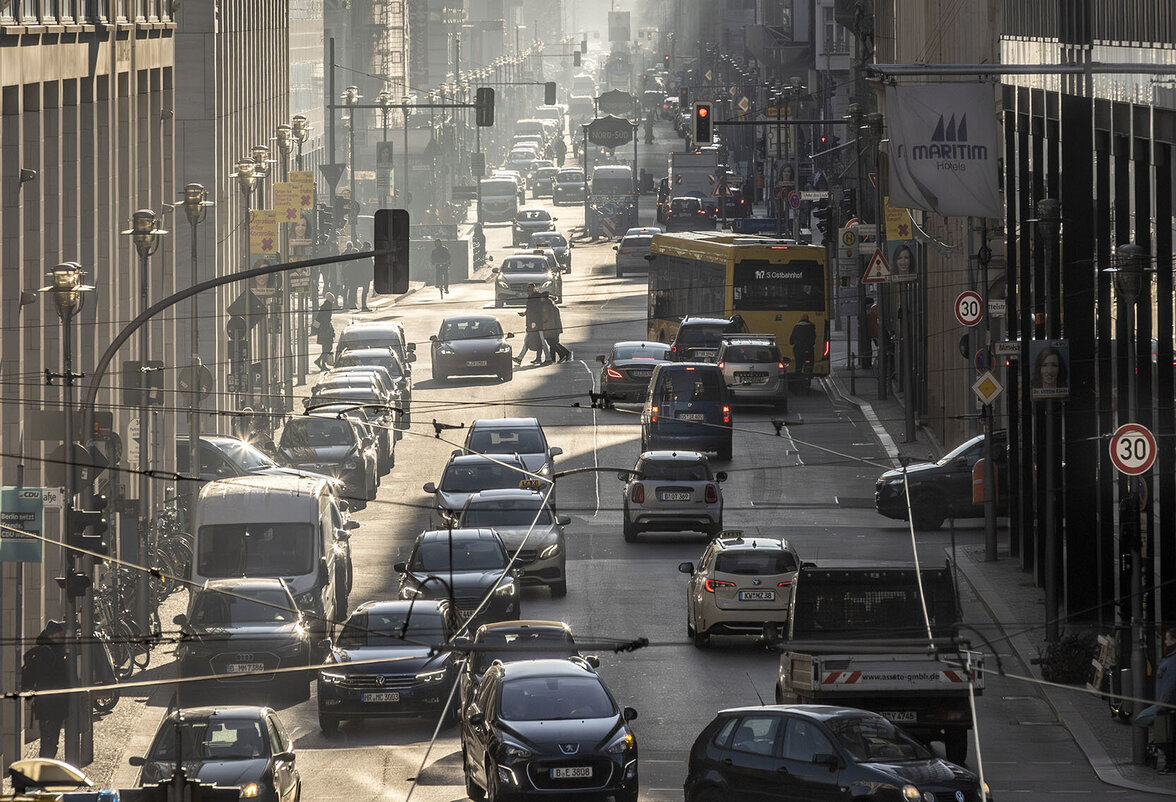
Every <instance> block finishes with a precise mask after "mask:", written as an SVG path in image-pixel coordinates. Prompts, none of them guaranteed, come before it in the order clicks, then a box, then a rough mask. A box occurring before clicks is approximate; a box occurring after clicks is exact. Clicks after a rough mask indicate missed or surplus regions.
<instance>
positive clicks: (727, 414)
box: [723, 404, 731, 423]
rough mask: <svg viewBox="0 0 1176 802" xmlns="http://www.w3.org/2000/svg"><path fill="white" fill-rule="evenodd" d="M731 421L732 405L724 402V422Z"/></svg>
mask: <svg viewBox="0 0 1176 802" xmlns="http://www.w3.org/2000/svg"><path fill="white" fill-rule="evenodd" d="M730 422H731V407H729V406H727V405H726V404H723V423H730Z"/></svg>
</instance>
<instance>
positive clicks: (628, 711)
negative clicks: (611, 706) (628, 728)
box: [624, 707, 637, 721]
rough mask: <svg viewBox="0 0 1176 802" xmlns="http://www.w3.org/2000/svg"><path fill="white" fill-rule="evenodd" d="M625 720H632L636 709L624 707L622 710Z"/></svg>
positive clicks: (635, 715) (635, 714)
mask: <svg viewBox="0 0 1176 802" xmlns="http://www.w3.org/2000/svg"><path fill="white" fill-rule="evenodd" d="M624 716H625V721H632V720H633V719H635V718H637V711H636V710H635V709H633V708H631V707H626V708H625V710H624Z"/></svg>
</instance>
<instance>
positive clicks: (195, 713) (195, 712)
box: [169, 705, 274, 720]
mask: <svg viewBox="0 0 1176 802" xmlns="http://www.w3.org/2000/svg"><path fill="white" fill-rule="evenodd" d="M273 712H274V710H273V708H270V707H258V706H255V705H224V706H221V705H208V706H206V707H185V708H183V709H182V710H173V711H172V713H171V716H169V718H171V719H173V720H174V719H175V718H176V717H177V716H181V715H182V716H183V717H184V719H185V720H191V719H197V718H201V719H203V718H261V717H262V716H264V715H266V714H267V713H273Z"/></svg>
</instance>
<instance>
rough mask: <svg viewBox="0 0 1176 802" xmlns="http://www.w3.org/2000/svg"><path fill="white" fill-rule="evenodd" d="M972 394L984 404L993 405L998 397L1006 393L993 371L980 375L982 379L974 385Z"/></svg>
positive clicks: (977, 380)
mask: <svg viewBox="0 0 1176 802" xmlns="http://www.w3.org/2000/svg"><path fill="white" fill-rule="evenodd" d="M972 392H973V393H975V394H976V397H977V398H979V399H980V403H982V404H991V403H992V402H993V401H995V400H996V397H997V396H998V395H1000V394H1001V393H1003V392H1004V387H1003V386H1001V383H1000V382H999V381H997V378H996V377H995V376H993V375H992V372H991V371H987V370H986V371H984V373H982V374H980V378H978V379H976V382H975V383H974V384H973V385H972Z"/></svg>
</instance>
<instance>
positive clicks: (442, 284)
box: [433, 262, 449, 298]
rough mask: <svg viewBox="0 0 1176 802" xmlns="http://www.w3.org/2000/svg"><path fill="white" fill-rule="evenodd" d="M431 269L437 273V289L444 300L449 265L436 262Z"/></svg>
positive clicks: (447, 287)
mask: <svg viewBox="0 0 1176 802" xmlns="http://www.w3.org/2000/svg"><path fill="white" fill-rule="evenodd" d="M433 267H434V270H436V272H437V277H436V283H437V289H438V290H440V291H441V297H442V298H444V297H445V294H446V293H447V292H449V263H448V262H437V263H436V264H435V265H434V266H433Z"/></svg>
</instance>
